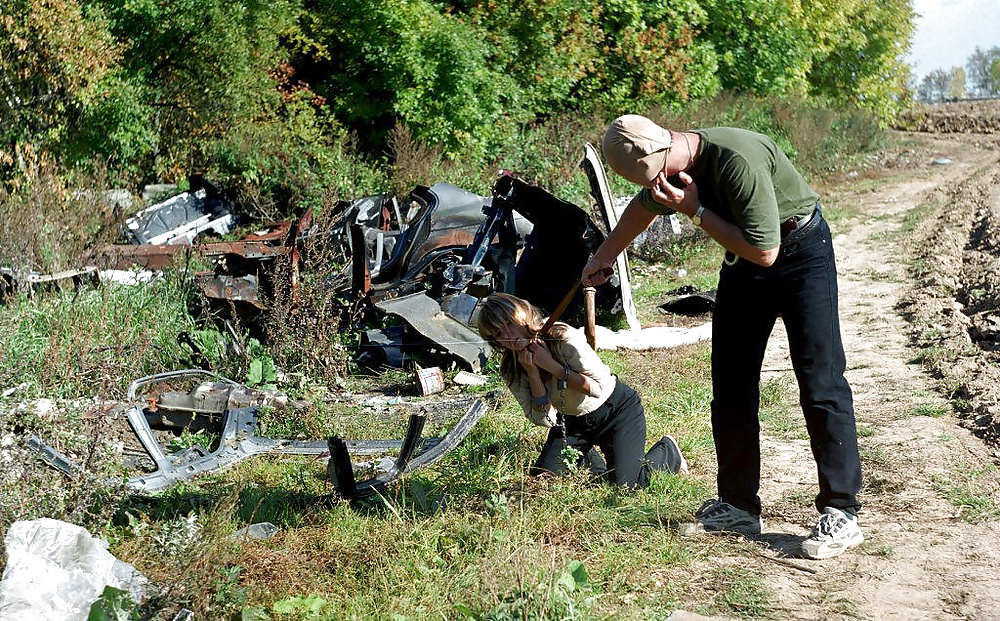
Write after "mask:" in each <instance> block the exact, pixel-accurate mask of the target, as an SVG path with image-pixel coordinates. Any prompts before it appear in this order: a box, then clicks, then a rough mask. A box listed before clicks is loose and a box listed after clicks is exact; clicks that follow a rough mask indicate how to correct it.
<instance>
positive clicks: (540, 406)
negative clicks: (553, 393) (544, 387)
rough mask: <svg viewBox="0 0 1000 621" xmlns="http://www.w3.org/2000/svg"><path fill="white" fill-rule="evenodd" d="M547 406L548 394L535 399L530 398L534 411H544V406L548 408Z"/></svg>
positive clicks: (533, 397)
mask: <svg viewBox="0 0 1000 621" xmlns="http://www.w3.org/2000/svg"><path fill="white" fill-rule="evenodd" d="M548 405H549V394H548V393H545V394H544V395H542V396H540V397H535V396H533V395H532V397H531V407H533V408H535V409H536V410H544V409H545V408H546V406H548Z"/></svg>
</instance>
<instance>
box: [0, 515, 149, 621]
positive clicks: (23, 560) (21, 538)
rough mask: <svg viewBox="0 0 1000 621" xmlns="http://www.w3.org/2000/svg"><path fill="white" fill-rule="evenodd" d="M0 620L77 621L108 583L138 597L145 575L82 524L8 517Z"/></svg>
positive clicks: (1, 585) (145, 581) (0, 596)
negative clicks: (115, 553) (22, 519)
mask: <svg viewBox="0 0 1000 621" xmlns="http://www.w3.org/2000/svg"><path fill="white" fill-rule="evenodd" d="M4 544H5V545H6V546H7V567H6V569H4V572H3V580H2V581H0V621H22V620H26V619H32V620H36V619H37V620H38V621H78V620H79V621H83V620H85V619H86V618H87V614H88V612H89V611H90V605H91V604H93V603H94V601H95V600H97V598H98V597H100V596H101V593H102V592H103V591H104V587H105V586H108V585H111V586H113V587H115V588H117V589H121V590H123V591H128V592H129V594H130V595H131V597H132V599H133V600H135V601H136V602H140V601H141V600H142V596H143V593H144V592H145V588H146V583H147V580H146V578H145V577H144V576H143V575H142V574H140V573H139V572H138V571H136V569H135V567H133V566H132V565H129V564H128V563H124V562H122V561H119V560H118V559H116V558H115V557H114V555H112V554H111V553H110V552H108V544H107V543H106V542H104V541H102V540H100V539H97V538H95V537H93V536H91V534H90V533H89V532H87V530H86V529H84V528H81V527H79V526H76V525H75V524H69V523H67V522H62V521H59V520H53V519H49V518H41V519H38V520H30V521H20V522H14V523H13V524H12V525H11V527H10V530H8V531H7V536H6V537H5V538H4Z"/></svg>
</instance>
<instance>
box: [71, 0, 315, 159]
mask: <svg viewBox="0 0 1000 621" xmlns="http://www.w3.org/2000/svg"><path fill="white" fill-rule="evenodd" d="M92 1H93V2H94V3H95V4H96V5H99V6H101V7H102V9H103V11H104V13H105V14H106V15H107V16H108V18H109V21H110V31H111V33H112V35H113V36H114V37H115V39H116V41H117V42H118V45H119V46H120V49H121V50H122V53H121V70H122V74H121V75H122V76H123V77H122V78H121V83H122V84H125V85H128V86H130V87H131V88H130V91H129V92H132V93H135V94H134V96H132V97H127V98H126V102H125V103H124V104H122V103H115V104H109V105H108V106H106V107H103V108H101V109H100V110H98V111H96V112H95V113H94V114H92V115H90V116H89V117H88V118H86V119H84V124H83V126H84V130H85V131H86V132H89V134H88V140H86V141H85V144H90V145H91V146H92V147H94V146H96V147H98V152H100V150H101V149H100V147H101V145H100V144H99V143H98V144H97V145H94V144H93V140H95V139H97V138H98V137H99V136H100V133H101V131H102V129H101V128H102V127H105V126H106V124H107V122H108V120H109V119H110V120H111V121H112V122H113V125H112V126H113V127H114V126H115V124H114V122H115V121H120V122H119V123H117V125H118V126H119V127H120V129H119V132H120V133H121V134H122V135H126V136H128V135H130V133H131V132H135V131H137V129H138V127H142V126H141V125H137V118H141V120H142V123H143V124H145V126H147V127H148V128H150V131H152V132H153V134H154V135H155V144H153V145H152V149H151V150H150V152H149V153H148V155H149V157H146V158H138V157H136V156H137V155H139V154H138V153H136V152H125V153H122V154H121V155H122V156H123V157H124V158H126V159H128V160H129V161H130V162H131V163H132V165H133V166H134V167H136V169H137V170H140V171H146V173H147V174H149V173H150V172H152V171H155V173H156V174H157V176H160V177H166V178H174V179H176V178H178V177H183V176H184V174H186V173H187V172H188V171H190V170H192V169H196V168H202V167H204V166H205V165H206V149H207V148H208V147H210V145H211V144H212V142H213V141H214V140H217V139H220V138H223V137H224V136H225V135H226V134H227V133H228V132H230V131H231V130H232V129H233V128H234V127H236V126H239V125H241V124H244V123H251V122H253V121H254V119H255V118H256V117H257V116H258V115H259V114H260V111H261V110H262V109H272V108H273V107H274V104H275V103H276V102H277V100H278V99H279V97H280V93H279V91H278V89H277V87H276V86H277V85H276V81H275V79H274V77H273V76H272V74H273V72H274V71H275V70H276V69H278V67H279V66H280V65H281V63H282V62H283V61H284V60H286V59H287V57H288V52H287V49H286V48H285V47H284V46H283V45H282V42H283V41H284V40H290V39H294V38H295V37H296V36H297V33H298V30H297V28H298V27H297V18H298V17H299V13H300V6H299V3H298V0H272V1H270V2H259V1H258V0H173V1H172V2H159V1H156V0H135V1H133V2H120V1H119V0H92ZM113 95H117V94H110V95H109V96H113ZM133 102H134V103H133ZM122 108H125V110H124V113H123V110H122ZM132 111H134V114H129V112H132ZM114 147H115V145H114V144H111V145H107V147H106V148H114ZM80 155H81V156H82V152H81V153H80Z"/></svg>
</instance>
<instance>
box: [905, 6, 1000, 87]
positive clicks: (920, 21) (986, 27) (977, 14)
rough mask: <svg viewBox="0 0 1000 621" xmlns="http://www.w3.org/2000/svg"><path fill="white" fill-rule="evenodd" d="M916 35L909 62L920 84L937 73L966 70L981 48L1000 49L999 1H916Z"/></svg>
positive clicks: (908, 57) (908, 58)
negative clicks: (957, 69) (959, 68)
mask: <svg viewBox="0 0 1000 621" xmlns="http://www.w3.org/2000/svg"><path fill="white" fill-rule="evenodd" d="M913 8H914V10H915V11H916V12H917V18H916V22H915V23H916V32H915V33H914V35H913V45H912V46H911V48H910V54H909V56H907V58H906V60H907V62H908V63H909V64H910V66H911V67H913V74H914V76H916V78H917V82H918V83H919V81H920V80H921V79H922V78H923V77H924V76H925V75H927V74H928V73H930V72H931V71H934V70H935V69H946V70H947V69H951V68H952V67H962V68H964V67H965V63H966V62H967V61H968V60H969V56H971V55H972V53H973V52H974V51H975V49H976V46H977V45H978V46H979V48H980V49H983V50H987V49H990V48H992V47H994V46H1000V0H913Z"/></svg>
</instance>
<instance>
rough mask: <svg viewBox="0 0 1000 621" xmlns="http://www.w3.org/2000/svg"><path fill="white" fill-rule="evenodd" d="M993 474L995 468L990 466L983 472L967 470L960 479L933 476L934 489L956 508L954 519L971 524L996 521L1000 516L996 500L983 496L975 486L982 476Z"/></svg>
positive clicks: (999, 507) (999, 508)
mask: <svg viewBox="0 0 1000 621" xmlns="http://www.w3.org/2000/svg"><path fill="white" fill-rule="evenodd" d="M995 472H996V467H995V466H990V467H989V468H988V469H985V470H968V471H966V472H965V473H964V474H962V475H961V478H960V479H952V478H949V477H947V476H944V475H935V476H934V478H933V484H934V489H935V491H937V492H938V493H939V494H941V496H942V497H943V498H945V499H947V500H948V501H949V502H951V504H952V505H954V506H955V507H957V508H958V510H957V511H956V513H955V516H954V517H955V518H956V519H962V520H965V521H966V522H972V523H978V522H982V521H983V520H991V519H996V518H997V516H1000V506H998V505H997V500H996V499H995V498H993V497H992V496H989V495H986V494H984V493H983V492H982V491H981V488H980V487H979V486H978V485H977V481H978V479H979V478H980V477H982V476H983V475H984V474H987V473H990V474H992V475H995Z"/></svg>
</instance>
